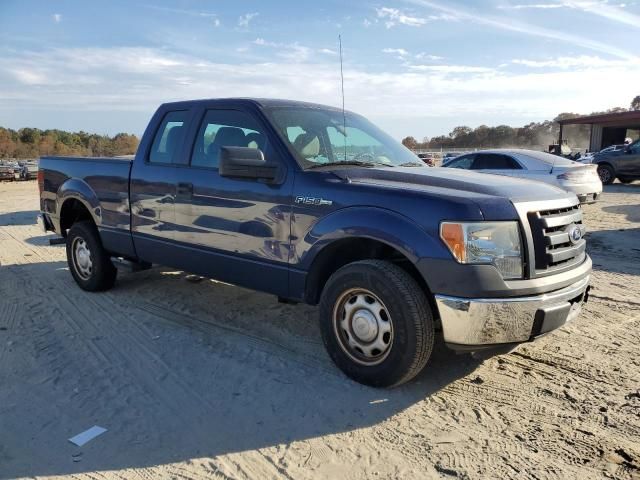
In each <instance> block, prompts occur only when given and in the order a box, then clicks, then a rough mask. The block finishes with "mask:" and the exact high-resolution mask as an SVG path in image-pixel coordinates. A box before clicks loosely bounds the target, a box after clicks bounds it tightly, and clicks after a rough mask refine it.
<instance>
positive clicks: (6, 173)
mask: <svg viewBox="0 0 640 480" xmlns="http://www.w3.org/2000/svg"><path fill="white" fill-rule="evenodd" d="M15 179H16V175H15V172H14V168H13V165H10V164H8V163H3V164H0V180H11V181H13V180H15Z"/></svg>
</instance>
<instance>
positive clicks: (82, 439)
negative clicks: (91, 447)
mask: <svg viewBox="0 0 640 480" xmlns="http://www.w3.org/2000/svg"><path fill="white" fill-rule="evenodd" d="M106 431H107V429H106V428H102V427H98V426H97V425H94V426H93V427H91V428H90V429H89V430H85V431H84V432H82V433H79V434H78V435H76V436H75V437H71V438H70V439H69V441H70V442H71V443H73V444H75V445H77V446H79V447H81V446H83V445H84V444H85V443H87V442H90V441H91V440H93V439H94V438H96V437H97V436H98V435H102V434H103V433H104V432H106Z"/></svg>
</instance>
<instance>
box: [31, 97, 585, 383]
mask: <svg viewBox="0 0 640 480" xmlns="http://www.w3.org/2000/svg"><path fill="white" fill-rule="evenodd" d="M38 180H39V188H40V207H41V215H40V217H39V221H40V223H41V224H42V227H43V228H44V229H45V231H54V232H56V233H57V234H59V235H60V236H62V237H64V238H65V239H66V246H67V247H66V248H67V258H68V263H69V269H70V271H71V274H72V275H73V278H74V279H75V281H76V282H77V284H78V285H79V286H80V287H81V288H83V289H85V290H88V291H100V290H106V289H108V288H111V287H112V286H113V285H114V282H115V280H116V274H117V268H116V267H117V266H118V267H120V266H123V265H126V266H128V267H129V268H130V269H140V268H147V267H149V266H151V265H152V264H161V265H166V266H170V267H173V268H177V269H182V270H184V271H188V272H192V273H196V274H199V275H202V276H207V277H211V278H215V279H218V280H221V281H224V282H228V283H232V284H236V285H240V286H243V287H247V288H250V289H255V290H259V291H263V292H268V293H271V294H273V295H275V296H277V297H278V298H279V299H280V300H282V301H287V302H293V303H295V302H304V303H307V304H312V305H316V304H319V305H320V308H319V313H320V327H321V332H322V337H323V341H324V343H325V345H326V348H327V351H328V352H329V355H330V356H331V358H332V359H333V361H334V362H335V363H336V365H337V366H338V367H339V368H341V369H342V370H343V371H344V372H345V373H346V374H347V375H348V376H349V377H351V378H353V379H355V380H356V381H359V382H361V383H364V384H367V385H372V386H378V387H390V386H394V385H399V384H401V383H404V382H406V381H408V380H410V379H411V378H412V377H414V376H415V375H416V374H417V373H418V372H420V371H421V370H422V369H423V367H424V366H425V365H426V364H427V361H428V360H429V356H430V355H431V351H432V348H433V345H434V341H435V338H436V332H438V338H440V337H442V339H443V341H444V342H445V343H446V345H448V346H449V347H450V348H453V349H455V350H458V351H463V352H477V351H480V350H483V349H491V348H493V349H496V348H498V349H508V348H512V347H513V346H514V345H516V344H518V343H522V342H527V341H531V340H533V339H535V338H536V337H538V336H540V335H543V334H545V333H547V332H549V331H551V330H553V329H555V328H557V327H560V326H562V325H563V324H565V322H567V321H569V320H572V319H573V318H575V317H576V316H577V315H578V313H579V311H580V308H581V306H582V304H583V303H584V302H585V301H586V300H587V296H588V290H589V278H590V273H591V260H590V258H589V256H588V255H587V254H586V251H585V240H584V238H583V237H584V233H585V227H584V226H583V223H582V210H581V208H580V205H579V203H578V199H577V198H576V197H575V195H573V194H569V193H567V192H565V191H563V190H560V189H558V188H555V187H553V186H549V185H546V184H543V183H537V182H530V181H526V180H521V179H515V178H507V177H501V176H495V175H485V174H480V173H475V172H470V171H463V170H452V169H442V168H431V167H427V166H425V165H424V164H423V162H422V161H420V159H418V158H417V157H416V156H415V155H414V154H412V153H411V152H410V151H409V150H407V149H405V148H404V147H403V146H402V145H401V144H399V143H398V142H397V141H395V140H393V139H392V138H391V137H390V136H388V135H387V134H385V133H384V132H382V131H381V130H379V129H378V128H376V127H375V126H374V125H372V124H371V123H370V122H368V121H367V120H366V119H365V118H363V117H361V116H359V115H356V114H353V113H350V112H343V111H342V110H339V109H335V108H331V107H326V106H322V105H315V104H309V103H302V102H293V101H283V100H264V99H217V100H197V101H185V102H176V103H167V104H164V105H162V106H161V107H160V108H159V109H158V111H157V112H156V113H155V115H154V116H153V118H152V119H151V122H150V123H149V125H148V127H147V129H146V131H145V133H144V136H143V137H142V140H141V143H140V146H139V148H138V151H137V154H136V156H135V159H133V160H131V159H100V158H56V157H45V158H42V159H41V161H40V170H39V174H38ZM439 332H442V333H441V335H440V333H439Z"/></svg>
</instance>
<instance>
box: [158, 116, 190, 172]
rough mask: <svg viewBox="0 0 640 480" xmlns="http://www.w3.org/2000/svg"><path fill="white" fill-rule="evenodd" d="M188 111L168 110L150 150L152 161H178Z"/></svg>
mask: <svg viewBox="0 0 640 480" xmlns="http://www.w3.org/2000/svg"><path fill="white" fill-rule="evenodd" d="M186 121H187V111H185V110H181V111H175V112H168V113H167V114H166V115H165V116H164V118H163V119H162V122H161V123H160V127H159V128H158V130H157V131H156V135H155V137H154V138H153V143H152V145H151V152H149V162H151V163H167V164H168V163H178V158H177V156H178V154H179V152H180V148H181V147H182V142H183V141H184V135H185V132H186V129H187V126H186Z"/></svg>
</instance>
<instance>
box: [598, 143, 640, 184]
mask: <svg viewBox="0 0 640 480" xmlns="http://www.w3.org/2000/svg"><path fill="white" fill-rule="evenodd" d="M592 163H593V164H597V165H598V175H599V176H600V180H601V181H602V183H603V184H605V185H609V184H611V183H613V182H614V180H615V179H616V178H617V179H618V180H620V182H622V183H631V182H633V181H634V180H640V140H636V141H635V142H633V143H632V144H630V145H627V146H626V147H624V148H622V149H619V150H610V151H604V150H603V151H601V152H598V153H596V154H595V155H594V156H593V161H592Z"/></svg>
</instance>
